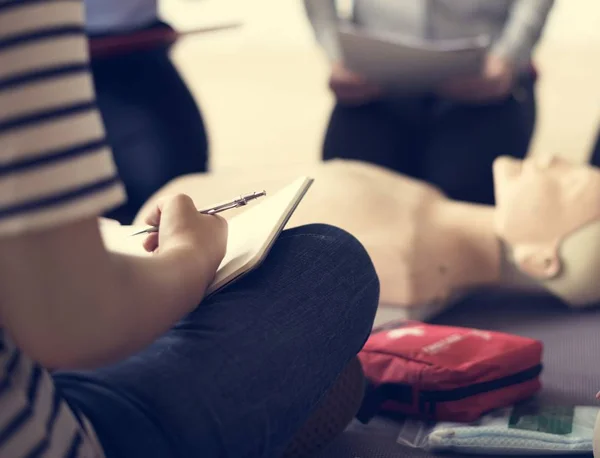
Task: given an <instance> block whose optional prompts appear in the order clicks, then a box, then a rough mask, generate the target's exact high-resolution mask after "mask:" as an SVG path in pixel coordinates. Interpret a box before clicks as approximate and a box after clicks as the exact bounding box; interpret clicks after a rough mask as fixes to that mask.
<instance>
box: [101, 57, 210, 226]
mask: <svg viewBox="0 0 600 458" xmlns="http://www.w3.org/2000/svg"><path fill="white" fill-rule="evenodd" d="M92 70H93V74H94V82H95V86H96V93H97V100H98V105H99V108H100V111H101V113H102V117H103V119H104V124H105V126H106V131H107V136H108V140H109V142H110V143H111V146H112V149H113V154H114V157H115V162H116V165H117V168H118V170H119V174H120V176H121V179H122V181H123V183H124V185H125V188H126V190H127V196H128V202H127V203H126V204H125V205H124V206H123V207H122V208H120V209H117V210H116V211H114V212H113V213H112V214H111V215H108V216H110V217H114V218H116V219H119V220H120V221H121V222H122V223H130V222H131V221H132V220H133V218H134V217H135V215H136V213H137V211H138V210H139V209H140V207H141V206H142V205H143V204H144V203H145V202H146V200H148V198H149V197H150V196H151V195H152V194H154V193H155V192H156V191H157V190H158V189H159V188H161V187H162V186H163V185H165V184H166V183H167V182H169V181H170V180H172V179H173V178H176V177H178V176H180V175H183V174H187V173H199V172H204V171H206V169H207V160H208V140H207V134H206V131H205V127H204V123H203V120H202V117H201V115H200V111H199V109H198V107H197V105H196V102H195V101H194V98H193V97H192V95H191V94H190V92H189V90H188V88H187V87H186V85H185V83H184V81H183V80H182V79H181V77H180V75H179V73H178V72H177V69H176V68H175V67H174V65H173V63H172V62H171V60H170V58H169V52H168V49H167V48H161V49H156V50H152V51H143V52H137V53H134V54H129V55H124V56H116V57H113V58H103V59H98V60H95V61H94V62H93V63H92Z"/></svg>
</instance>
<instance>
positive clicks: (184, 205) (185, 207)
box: [144, 194, 197, 226]
mask: <svg viewBox="0 0 600 458" xmlns="http://www.w3.org/2000/svg"><path fill="white" fill-rule="evenodd" d="M167 208H168V209H169V210H171V211H175V212H184V213H189V212H193V213H195V212H196V211H197V210H196V207H195V206H194V201H193V200H192V198H191V197H190V196H188V195H186V194H176V195H174V196H167V197H163V198H161V199H158V200H157V202H156V206H155V207H154V208H152V209H151V210H150V212H149V213H148V214H147V215H146V217H145V218H144V221H145V222H146V224H148V225H150V226H160V220H161V216H162V214H163V212H164V211H165V210H166V209H167Z"/></svg>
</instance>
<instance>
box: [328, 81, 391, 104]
mask: <svg viewBox="0 0 600 458" xmlns="http://www.w3.org/2000/svg"><path fill="white" fill-rule="evenodd" d="M330 87H331V90H332V91H333V93H334V94H335V97H336V99H337V100H338V101H340V102H342V103H347V104H352V105H358V104H362V103H366V102H369V101H371V100H373V99H375V98H377V97H379V96H380V95H381V89H380V88H379V87H378V86H375V85H372V84H359V85H348V84H340V85H337V84H331V85H330Z"/></svg>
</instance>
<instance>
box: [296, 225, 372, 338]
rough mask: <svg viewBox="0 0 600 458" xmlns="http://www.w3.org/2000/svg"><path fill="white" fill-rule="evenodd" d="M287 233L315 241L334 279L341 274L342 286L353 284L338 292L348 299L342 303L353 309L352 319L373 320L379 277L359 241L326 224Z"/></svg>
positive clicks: (343, 231)
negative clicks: (305, 236)
mask: <svg viewBox="0 0 600 458" xmlns="http://www.w3.org/2000/svg"><path fill="white" fill-rule="evenodd" d="M287 232H288V233H289V234H290V235H294V234H295V235H309V236H312V237H314V238H316V239H317V240H318V241H317V245H316V246H315V249H316V250H317V251H318V253H319V255H320V256H323V257H324V258H327V261H326V266H327V268H328V270H329V272H333V273H334V274H335V277H336V278H342V277H343V278H344V281H343V283H344V284H345V285H352V286H351V287H350V290H346V291H341V292H340V294H343V295H344V296H346V297H347V298H348V300H347V303H346V304H345V305H343V306H345V307H347V308H350V309H352V308H354V310H353V318H354V319H356V320H362V321H365V322H369V321H372V317H373V316H374V314H375V311H376V310H377V305H378V302H379V278H378V276H377V272H376V271H375V267H374V266H373V262H372V261H371V258H370V256H369V254H368V253H367V251H366V249H365V248H364V246H363V245H362V243H361V242H360V241H359V240H358V239H357V238H356V237H354V236H353V235H352V234H350V233H349V232H347V231H345V230H343V229H340V228H338V227H335V226H331V225H327V224H309V225H306V226H300V227H297V228H294V229H291V230H290V231H287ZM369 326H370V324H369ZM369 330H370V328H369Z"/></svg>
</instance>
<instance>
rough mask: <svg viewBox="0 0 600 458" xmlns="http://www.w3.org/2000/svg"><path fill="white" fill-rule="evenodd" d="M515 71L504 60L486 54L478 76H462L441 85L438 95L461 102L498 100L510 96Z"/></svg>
mask: <svg viewBox="0 0 600 458" xmlns="http://www.w3.org/2000/svg"><path fill="white" fill-rule="evenodd" d="M514 76H515V70H514V67H513V65H512V64H511V63H510V62H509V61H508V60H507V59H505V58H503V57H500V56H497V55H495V54H488V56H487V58H486V61H485V64H484V65H483V68H482V69H481V73H480V74H479V75H473V76H462V77H457V78H453V79H451V80H449V81H448V82H447V83H444V84H442V86H441V87H440V90H439V93H440V95H442V96H444V97H448V98H450V99H454V100H460V101H462V102H475V103H476V102H487V101H491V100H499V99H503V98H505V97H506V96H507V95H508V94H510V92H511V90H512V87H513V82H514Z"/></svg>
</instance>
